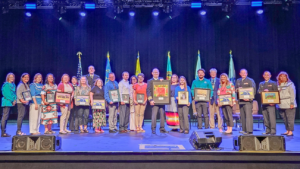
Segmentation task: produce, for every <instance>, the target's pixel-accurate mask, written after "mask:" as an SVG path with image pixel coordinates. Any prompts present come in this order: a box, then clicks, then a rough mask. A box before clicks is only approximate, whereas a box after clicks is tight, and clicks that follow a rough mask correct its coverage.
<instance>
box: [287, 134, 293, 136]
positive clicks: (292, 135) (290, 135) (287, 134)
mask: <svg viewBox="0 0 300 169" xmlns="http://www.w3.org/2000/svg"><path fill="white" fill-rule="evenodd" d="M286 136H294V134H291V135H288V134H287V135H286Z"/></svg>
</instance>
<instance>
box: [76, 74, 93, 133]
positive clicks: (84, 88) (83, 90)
mask: <svg viewBox="0 0 300 169" xmlns="http://www.w3.org/2000/svg"><path fill="white" fill-rule="evenodd" d="M90 91H91V87H90V86H89V84H88V81H87V78H86V76H82V77H81V78H80V80H79V85H78V86H77V87H76V90H75V95H74V99H75V100H77V99H79V97H81V96H88V97H87V99H86V97H84V99H83V100H84V101H85V103H84V104H83V105H77V109H78V110H77V115H78V116H77V119H75V124H79V129H80V133H88V132H89V131H88V130H87V123H88V120H89V114H90V106H89V105H90V99H89V98H90ZM86 102H88V103H86ZM86 104H88V106H87V105H86ZM77 121H78V123H77ZM77 128H78V127H77V126H75V129H77ZM76 133H78V132H76Z"/></svg>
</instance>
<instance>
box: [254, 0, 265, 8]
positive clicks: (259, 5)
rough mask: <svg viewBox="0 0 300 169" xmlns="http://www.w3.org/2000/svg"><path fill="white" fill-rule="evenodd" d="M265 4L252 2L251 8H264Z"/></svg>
mask: <svg viewBox="0 0 300 169" xmlns="http://www.w3.org/2000/svg"><path fill="white" fill-rule="evenodd" d="M262 5H263V2H262V1H252V2H251V6H252V7H262Z"/></svg>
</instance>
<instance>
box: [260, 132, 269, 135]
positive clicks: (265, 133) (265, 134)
mask: <svg viewBox="0 0 300 169" xmlns="http://www.w3.org/2000/svg"><path fill="white" fill-rule="evenodd" d="M262 134H263V135H269V134H270V133H267V132H265V133H262Z"/></svg>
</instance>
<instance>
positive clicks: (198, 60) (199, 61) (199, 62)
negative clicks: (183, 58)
mask: <svg viewBox="0 0 300 169" xmlns="http://www.w3.org/2000/svg"><path fill="white" fill-rule="evenodd" d="M199 69H201V59H200V50H198V59H197V64H196V71H195V79H196V80H197V79H199V77H198V72H197V71H198V70H199Z"/></svg>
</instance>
